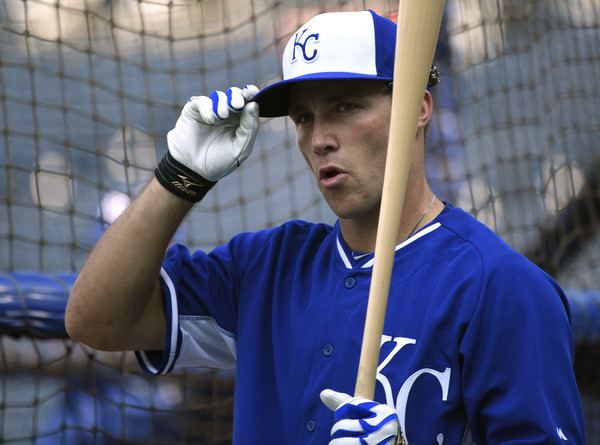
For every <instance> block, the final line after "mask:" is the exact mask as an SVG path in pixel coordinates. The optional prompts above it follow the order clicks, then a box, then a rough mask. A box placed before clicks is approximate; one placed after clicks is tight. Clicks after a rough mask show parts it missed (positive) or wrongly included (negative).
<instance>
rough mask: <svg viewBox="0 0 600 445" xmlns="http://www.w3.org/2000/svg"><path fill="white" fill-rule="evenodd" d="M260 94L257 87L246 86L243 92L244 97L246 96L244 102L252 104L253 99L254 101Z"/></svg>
mask: <svg viewBox="0 0 600 445" xmlns="http://www.w3.org/2000/svg"><path fill="white" fill-rule="evenodd" d="M258 92H259V89H258V87H257V86H256V85H246V86H245V87H244V89H243V90H242V95H243V96H244V100H245V101H246V102H250V101H251V100H252V99H254V96H256V95H257V94H258Z"/></svg>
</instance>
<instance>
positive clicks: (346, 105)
mask: <svg viewBox="0 0 600 445" xmlns="http://www.w3.org/2000/svg"><path fill="white" fill-rule="evenodd" d="M355 108H356V105H355V104H352V103H350V102H340V103H339V104H338V105H337V111H338V112H340V113H348V112H349V111H352V110H354V109H355Z"/></svg>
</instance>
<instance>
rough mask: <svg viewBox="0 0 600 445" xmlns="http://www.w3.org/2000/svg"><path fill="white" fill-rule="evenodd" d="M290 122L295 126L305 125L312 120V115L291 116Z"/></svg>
mask: <svg viewBox="0 0 600 445" xmlns="http://www.w3.org/2000/svg"><path fill="white" fill-rule="evenodd" d="M292 120H293V121H294V123H295V124H296V125H299V124H305V123H307V122H310V121H311V120H312V114H311V113H299V114H297V115H295V116H293V117H292Z"/></svg>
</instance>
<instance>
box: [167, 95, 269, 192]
mask: <svg viewBox="0 0 600 445" xmlns="http://www.w3.org/2000/svg"><path fill="white" fill-rule="evenodd" d="M256 93H258V88H257V87H256V86H254V85H247V86H245V87H244V88H243V89H240V88H237V87H232V88H229V89H228V90H227V91H226V92H223V91H213V92H212V93H211V95H210V97H207V96H194V97H192V98H190V100H189V101H188V103H187V104H185V106H184V107H183V110H182V112H181V115H180V116H179V119H177V123H176V124H175V128H173V129H172V130H171V131H169V133H168V134H167V144H168V146H169V152H170V153H171V156H172V157H173V158H175V160H177V161H179V162H180V163H181V164H183V165H185V166H186V167H188V168H190V169H191V170H193V171H194V172H196V173H198V174H199V175H200V176H202V177H203V178H204V179H207V180H209V181H213V182H216V181H218V180H219V179H221V178H222V177H224V176H225V175H227V174H229V173H231V171H233V170H234V169H235V168H236V167H238V166H239V165H240V164H241V163H242V162H244V161H245V160H246V158H247V157H248V156H249V155H250V153H251V151H252V146H253V145H254V140H255V138H256V133H257V131H258V120H259V119H258V104H257V103H256V102H251V100H252V98H253V97H254V96H255V95H256Z"/></svg>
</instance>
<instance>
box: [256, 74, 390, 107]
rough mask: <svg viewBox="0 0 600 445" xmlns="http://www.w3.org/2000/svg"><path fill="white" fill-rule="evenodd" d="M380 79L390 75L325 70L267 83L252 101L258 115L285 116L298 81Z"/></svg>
mask: <svg viewBox="0 0 600 445" xmlns="http://www.w3.org/2000/svg"><path fill="white" fill-rule="evenodd" d="M360 79H362V80H380V81H387V82H389V81H391V80H392V78H391V77H385V76H374V75H368V74H357V73H342V72H326V73H313V74H307V75H304V76H299V77H294V78H293V79H287V80H282V81H279V82H276V83H274V84H272V85H269V86H267V87H265V88H263V89H262V90H260V92H259V93H258V94H257V95H256V96H254V101H255V102H256V103H258V106H259V115H260V117H279V116H287V115H288V111H289V108H290V91H291V89H292V87H293V86H294V85H296V84H297V83H300V82H309V81H327V82H332V81H336V80H339V81H344V80H360Z"/></svg>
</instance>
